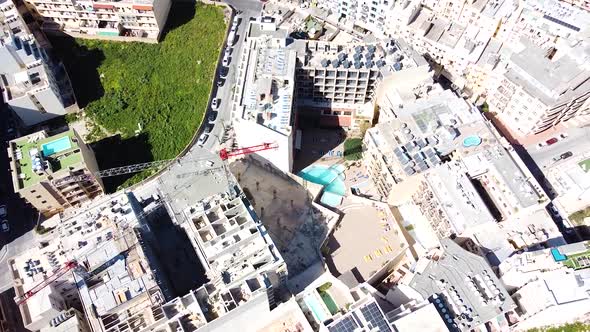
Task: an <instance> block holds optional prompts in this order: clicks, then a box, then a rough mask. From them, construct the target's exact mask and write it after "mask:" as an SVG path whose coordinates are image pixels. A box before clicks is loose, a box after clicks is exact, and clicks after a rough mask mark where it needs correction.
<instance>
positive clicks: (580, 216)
mask: <svg viewBox="0 0 590 332" xmlns="http://www.w3.org/2000/svg"><path fill="white" fill-rule="evenodd" d="M588 217H590V206H589V207H587V208H585V209H583V210H580V211H576V212H574V213H572V214H571V215H570V217H569V218H570V220H571V221H572V222H573V223H574V224H576V225H582V224H583V223H584V219H585V218H588Z"/></svg>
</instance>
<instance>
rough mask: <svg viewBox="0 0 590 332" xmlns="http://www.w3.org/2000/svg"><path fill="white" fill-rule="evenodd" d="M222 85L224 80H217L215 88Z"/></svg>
mask: <svg viewBox="0 0 590 332" xmlns="http://www.w3.org/2000/svg"><path fill="white" fill-rule="evenodd" d="M224 83H225V80H224V79H219V80H217V86H223V84H224Z"/></svg>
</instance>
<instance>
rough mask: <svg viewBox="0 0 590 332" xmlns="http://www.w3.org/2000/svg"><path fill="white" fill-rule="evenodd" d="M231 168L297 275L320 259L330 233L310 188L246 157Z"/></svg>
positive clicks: (290, 272) (289, 267) (293, 273)
mask: <svg viewBox="0 0 590 332" xmlns="http://www.w3.org/2000/svg"><path fill="white" fill-rule="evenodd" d="M230 170H231V171H232V173H233V174H234V176H235V177H236V178H237V179H238V182H239V183H240V185H241V186H242V188H243V189H244V191H245V192H249V193H251V194H252V196H253V199H252V202H251V203H252V205H253V206H254V209H255V210H256V213H257V214H258V215H259V216H260V219H261V220H262V223H263V224H264V225H265V226H266V227H267V228H268V230H269V234H270V235H271V237H272V239H273V241H274V242H275V244H276V245H277V247H278V249H279V251H280V253H281V255H282V256H283V259H284V260H285V262H286V263H287V267H288V269H289V274H291V275H296V274H298V273H300V272H302V271H304V270H305V269H307V268H308V267H309V266H311V265H313V264H314V263H315V262H317V261H319V260H320V251H319V249H320V245H321V243H322V241H323V239H324V238H325V236H326V234H327V227H326V222H325V218H324V217H323V214H322V213H321V212H320V211H318V210H317V209H315V208H314V207H313V205H312V203H311V199H312V198H311V197H310V196H309V193H308V192H307V190H306V189H305V188H304V187H302V186H300V185H299V184H298V183H297V182H295V181H293V180H292V179H290V178H289V177H288V176H286V175H284V174H282V173H280V171H277V170H275V171H274V172H273V171H271V170H269V169H268V168H264V167H263V166H262V165H261V164H260V163H259V162H257V161H256V160H253V159H251V158H245V159H242V160H239V161H235V162H233V163H232V164H230Z"/></svg>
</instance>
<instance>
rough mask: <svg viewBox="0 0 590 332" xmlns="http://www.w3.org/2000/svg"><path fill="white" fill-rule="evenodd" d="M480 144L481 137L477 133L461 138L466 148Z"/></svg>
mask: <svg viewBox="0 0 590 332" xmlns="http://www.w3.org/2000/svg"><path fill="white" fill-rule="evenodd" d="M480 144H481V137H479V136H477V135H471V136H467V137H465V139H464V140H463V146H464V147H466V148H468V147H472V146H478V145H480Z"/></svg>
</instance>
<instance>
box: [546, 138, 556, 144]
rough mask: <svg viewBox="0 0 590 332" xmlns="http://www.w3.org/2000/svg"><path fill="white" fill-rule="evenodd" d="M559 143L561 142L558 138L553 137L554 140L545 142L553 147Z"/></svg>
mask: <svg viewBox="0 0 590 332" xmlns="http://www.w3.org/2000/svg"><path fill="white" fill-rule="evenodd" d="M557 141H559V140H558V139H557V137H552V138H550V139H548V140H546V141H545V143H546V144H547V145H552V144H555V143H557Z"/></svg>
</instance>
